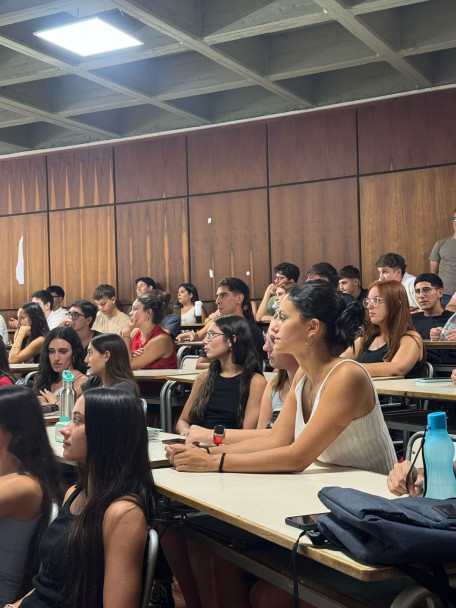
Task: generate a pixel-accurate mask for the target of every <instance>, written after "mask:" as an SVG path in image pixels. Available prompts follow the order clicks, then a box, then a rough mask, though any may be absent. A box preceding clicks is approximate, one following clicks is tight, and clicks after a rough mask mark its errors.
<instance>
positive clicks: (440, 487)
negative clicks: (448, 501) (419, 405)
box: [423, 412, 456, 498]
mask: <svg viewBox="0 0 456 608" xmlns="http://www.w3.org/2000/svg"><path fill="white" fill-rule="evenodd" d="M423 456H424V461H425V464H426V480H425V490H426V497H427V498H453V497H456V477H455V474H454V471H453V458H454V443H453V440H452V439H451V437H450V436H449V435H448V431H447V420H446V414H445V412H432V413H431V414H429V415H428V424H427V433H426V439H425V441H424V447H423Z"/></svg>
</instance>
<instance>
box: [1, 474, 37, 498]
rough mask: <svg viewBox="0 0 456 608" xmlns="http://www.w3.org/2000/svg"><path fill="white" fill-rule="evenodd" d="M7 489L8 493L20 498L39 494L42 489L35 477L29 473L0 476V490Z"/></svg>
mask: <svg viewBox="0 0 456 608" xmlns="http://www.w3.org/2000/svg"><path fill="white" fill-rule="evenodd" d="M2 491H8V492H9V493H10V495H14V496H17V497H20V498H23V499H25V498H27V497H30V498H32V497H34V496H37V495H39V496H41V494H42V490H41V486H40V484H39V482H38V480H37V479H35V478H34V477H32V476H30V475H5V476H3V477H0V492H2Z"/></svg>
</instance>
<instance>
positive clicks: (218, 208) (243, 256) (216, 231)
mask: <svg viewBox="0 0 456 608" xmlns="http://www.w3.org/2000/svg"><path fill="white" fill-rule="evenodd" d="M190 234H191V238H190V251H191V259H192V283H195V285H196V286H197V288H198V292H199V295H200V297H202V298H203V299H204V300H213V299H214V295H215V291H216V284H217V282H218V281H220V280H221V279H223V278H224V277H230V276H232V277H239V278H240V279H242V280H243V281H245V282H246V283H247V285H248V286H249V287H250V290H251V294H252V298H260V297H262V296H263V292H264V288H265V285H266V284H267V283H269V281H270V274H271V268H270V265H271V264H270V260H269V240H268V214H267V192H266V190H251V191H247V192H237V193H227V194H215V195H212V196H204V197H203V196H201V197H195V198H192V199H190Z"/></svg>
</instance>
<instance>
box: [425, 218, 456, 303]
mask: <svg viewBox="0 0 456 608" xmlns="http://www.w3.org/2000/svg"><path fill="white" fill-rule="evenodd" d="M451 222H452V227H453V234H452V236H448V237H446V238H444V239H440V241H437V243H436V244H435V245H434V247H433V248H432V251H431V255H430V256H429V267H430V270H431V272H433V273H435V274H438V275H439V277H440V278H441V279H442V281H443V293H444V296H443V298H442V303H443V305H444V306H446V305H447V304H448V302H449V300H450V298H451V296H453V294H454V293H455V292H456V209H455V210H454V212H453V215H452V217H451Z"/></svg>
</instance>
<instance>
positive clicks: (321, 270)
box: [306, 262, 354, 304]
mask: <svg viewBox="0 0 456 608" xmlns="http://www.w3.org/2000/svg"><path fill="white" fill-rule="evenodd" d="M316 279H321V280H323V281H328V283H331V285H334V287H335V288H336V289H337V287H338V286H339V275H338V274H337V270H336V269H335V268H334V266H333V265H332V264H329V263H328V262H318V264H314V265H313V266H311V267H310V268H309V270H308V271H307V279H306V281H315V280H316ZM341 293H342V297H343V299H344V300H345V302H346V303H347V304H348V303H349V302H352V301H353V300H354V297H353V296H352V295H350V294H349V293H345V292H341Z"/></svg>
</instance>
